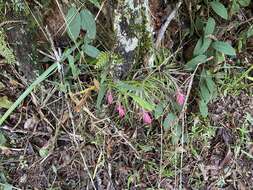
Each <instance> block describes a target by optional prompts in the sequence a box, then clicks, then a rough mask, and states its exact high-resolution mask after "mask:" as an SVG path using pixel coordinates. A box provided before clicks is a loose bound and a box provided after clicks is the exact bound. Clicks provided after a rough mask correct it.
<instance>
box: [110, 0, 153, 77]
mask: <svg viewBox="0 0 253 190" xmlns="http://www.w3.org/2000/svg"><path fill="white" fill-rule="evenodd" d="M113 27H114V32H115V37H116V40H115V41H116V48H115V52H116V54H117V55H118V56H119V57H120V59H119V60H120V63H118V64H116V65H115V66H114V72H113V73H114V74H113V75H114V76H113V77H114V78H115V79H123V78H126V76H127V75H128V74H129V73H130V72H131V70H132V68H133V66H134V65H135V64H140V65H144V66H152V65H153V57H154V55H153V25H152V22H151V15H150V11H149V2H148V0H123V1H118V4H117V8H114V19H113Z"/></svg>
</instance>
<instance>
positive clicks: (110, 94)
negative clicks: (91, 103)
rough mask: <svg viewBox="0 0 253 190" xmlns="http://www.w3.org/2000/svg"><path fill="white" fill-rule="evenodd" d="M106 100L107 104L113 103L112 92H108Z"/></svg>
mask: <svg viewBox="0 0 253 190" xmlns="http://www.w3.org/2000/svg"><path fill="white" fill-rule="evenodd" d="M106 100H107V103H108V104H109V105H111V104H112V102H113V96H112V92H111V91H108V92H107V95H106Z"/></svg>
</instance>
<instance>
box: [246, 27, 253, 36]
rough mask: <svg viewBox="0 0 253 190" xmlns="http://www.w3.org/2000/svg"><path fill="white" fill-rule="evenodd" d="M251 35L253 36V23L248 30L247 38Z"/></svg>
mask: <svg viewBox="0 0 253 190" xmlns="http://www.w3.org/2000/svg"><path fill="white" fill-rule="evenodd" d="M251 36H253V25H251V26H250V27H249V29H248V30H247V38H249V37H251Z"/></svg>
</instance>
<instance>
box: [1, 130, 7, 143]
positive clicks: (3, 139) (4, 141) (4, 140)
mask: <svg viewBox="0 0 253 190" xmlns="http://www.w3.org/2000/svg"><path fill="white" fill-rule="evenodd" d="M5 143H6V138H5V137H4V135H3V134H2V133H1V132H0V146H3V145H4V144H5Z"/></svg>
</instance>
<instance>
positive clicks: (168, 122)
mask: <svg viewBox="0 0 253 190" xmlns="http://www.w3.org/2000/svg"><path fill="white" fill-rule="evenodd" d="M176 119H177V116H176V115H175V114H173V113H169V114H168V115H167V116H166V118H165V119H164V121H163V127H164V129H169V128H171V127H173V126H174V125H176V124H177V123H176Z"/></svg>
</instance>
